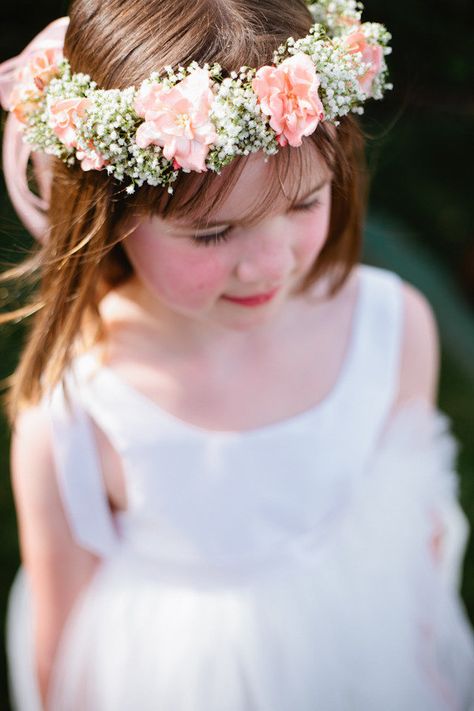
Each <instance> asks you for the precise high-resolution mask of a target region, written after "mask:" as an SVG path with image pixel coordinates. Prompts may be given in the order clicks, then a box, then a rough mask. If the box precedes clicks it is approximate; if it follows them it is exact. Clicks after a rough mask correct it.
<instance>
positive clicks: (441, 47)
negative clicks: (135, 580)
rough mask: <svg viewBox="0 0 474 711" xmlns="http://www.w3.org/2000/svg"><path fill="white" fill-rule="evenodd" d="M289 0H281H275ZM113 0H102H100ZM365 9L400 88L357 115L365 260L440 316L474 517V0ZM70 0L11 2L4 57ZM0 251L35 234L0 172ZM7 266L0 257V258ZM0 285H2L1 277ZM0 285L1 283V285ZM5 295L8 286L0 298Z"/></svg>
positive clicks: (11, 251) (15, 250) (8, 536)
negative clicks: (383, 32)
mask: <svg viewBox="0 0 474 711" xmlns="http://www.w3.org/2000/svg"><path fill="white" fill-rule="evenodd" d="M280 1H281V2H282V4H283V3H284V0H280ZM104 2H106V0H104ZM364 5H365V12H364V14H363V18H362V19H363V20H366V21H377V22H382V23H384V24H385V25H386V26H387V28H388V29H389V31H390V32H391V33H392V35H393V39H392V42H391V45H392V47H393V53H392V54H391V55H389V57H388V58H387V61H388V64H389V68H390V73H391V80H392V82H393V84H394V89H393V91H391V92H388V93H387V96H386V98H385V99H384V101H381V102H376V101H372V102H368V103H367V105H366V112H365V114H364V116H363V117H362V118H361V121H362V124H363V126H364V129H365V130H366V131H367V132H368V133H369V134H370V136H371V138H370V140H369V141H368V145H367V156H368V159H369V167H370V172H371V194H370V203H369V213H368V219H367V227H366V231H365V243H364V255H363V261H364V262H366V263H370V264H375V265H379V266H383V267H387V268H390V269H392V270H394V271H396V272H397V273H398V274H400V276H402V277H403V278H404V279H405V280H407V281H409V282H411V283H412V284H414V285H415V286H417V287H418V288H419V289H420V290H421V291H422V292H423V293H424V294H425V295H426V296H427V297H428V299H429V301H430V302H431V304H432V306H433V309H434V311H435V315H436V317H437V321H438V326H439V331H440V336H441V348H442V362H441V376H440V388H439V406H440V408H441V409H442V410H443V411H444V412H445V413H446V414H447V415H448V416H449V417H450V419H451V422H452V429H453V432H454V434H455V435H456V436H457V438H458V440H459V442H460V444H461V448H460V455H459V460H458V471H459V479H460V500H461V505H462V507H463V509H464V511H465V512H466V515H467V517H468V519H469V522H470V524H471V526H472V525H473V524H474V239H473V237H474V235H473V218H472V211H471V204H472V178H471V176H472V159H471V160H469V153H468V149H469V147H471V146H472V145H473V142H472V133H473V120H472V119H473V114H474V96H473V93H472V88H473V87H474V56H473V55H474V51H473V47H474V45H473V42H472V28H473V26H474V23H473V19H474V17H473V4H472V2H471V1H470V0H451V2H449V3H447V2H442V1H441V0H430V2H427V1H426V0H425V2H407V0H405V1H404V2H398V3H383V4H381V3H377V2H375V0H371V1H370V2H365V3H364ZM67 7H68V4H67V3H65V2H45V1H44V0H43V1H40V2H37V3H31V4H30V3H29V2H25V1H24V0H23V1H20V2H18V1H17V2H16V3H15V4H14V5H12V4H4V5H3V6H2V8H1V9H0V21H1V22H0V26H1V39H0V61H3V60H4V59H7V58H9V57H11V56H14V55H15V54H17V53H18V52H19V51H21V50H22V49H23V47H24V46H25V45H26V44H27V42H28V41H30V39H32V37H33V36H34V35H35V34H36V33H37V32H38V31H39V30H41V29H42V28H43V27H44V26H45V25H46V24H47V23H48V22H50V21H51V20H53V19H55V18H57V17H60V16H61V15H63V14H66V12H67ZM0 190H1V192H0V210H1V214H0V235H1V239H0V260H1V263H2V265H3V264H4V263H5V261H7V262H9V263H11V262H13V261H18V260H20V259H22V258H23V256H24V255H25V254H26V252H27V251H28V249H29V248H30V247H31V245H32V244H33V241H32V238H31V237H30V236H29V235H28V234H27V233H26V232H25V230H24V229H23V228H22V225H21V224H20V222H19V220H18V218H17V217H16V215H15V213H14V211H13V209H12V207H11V205H10V203H9V200H8V198H7V197H6V195H5V189H4V184H3V182H1V184H0ZM1 268H3V267H1ZM0 288H1V287H0ZM0 297H1V293H0ZM0 301H1V298H0ZM24 333H25V331H24V325H23V324H16V325H14V326H11V327H8V328H4V329H3V330H1V331H0V378H3V377H5V376H6V375H8V374H9V373H10V372H11V371H12V370H13V369H14V367H15V364H16V362H17V359H18V354H19V349H20V347H21V343H22V338H23V336H24ZM9 444H10V433H9V431H8V428H7V425H6V420H5V416H4V413H3V412H1V413H0V480H1V486H0V533H1V537H0V570H1V575H0V634H1V635H2V639H3V636H4V619H5V605H6V600H7V594H8V590H9V587H10V585H11V582H12V580H13V576H14V574H15V571H16V569H17V567H18V563H19V558H18V541H17V530H16V519H15V513H14V508H13V500H12V494H11V487H10V478H9ZM461 594H462V598H463V601H464V603H465V606H466V609H467V612H468V615H469V617H470V619H471V621H473V622H474V544H473V542H472V541H471V539H469V542H468V547H467V551H466V556H465V564H464V576H463V584H462V590H461ZM0 708H1V709H6V710H7V709H9V708H10V706H9V702H8V695H7V682H6V667H5V652H4V647H3V645H2V646H1V647H0Z"/></svg>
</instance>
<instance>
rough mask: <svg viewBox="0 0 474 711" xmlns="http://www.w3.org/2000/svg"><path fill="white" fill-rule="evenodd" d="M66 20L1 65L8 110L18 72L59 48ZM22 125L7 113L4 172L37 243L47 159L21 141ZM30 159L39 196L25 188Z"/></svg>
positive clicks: (0, 94) (0, 84) (0, 88)
mask: <svg viewBox="0 0 474 711" xmlns="http://www.w3.org/2000/svg"><path fill="white" fill-rule="evenodd" d="M68 24H69V17H60V18H59V19H57V20H54V21H53V22H51V23H50V24H49V25H47V26H46V27H45V28H44V30H42V31H41V32H40V33H39V34H37V35H36V37H34V38H33V39H32V41H31V42H30V43H29V44H28V45H27V46H26V47H25V49H24V50H23V51H22V52H21V53H20V54H18V55H17V56H16V57H12V58H11V59H7V60H6V61H5V62H3V63H2V64H0V103H1V105H2V107H3V108H4V109H5V110H8V99H9V97H10V94H11V92H12V89H13V87H14V85H15V83H16V73H17V71H18V70H19V69H20V68H21V67H22V66H24V65H25V64H27V63H28V61H29V60H30V58H31V57H32V55H34V54H36V53H37V52H40V51H44V50H46V49H62V48H63V45H64V37H65V34H66V30H67V27H68ZM22 128H23V127H22V125H21V123H20V122H19V121H18V119H17V118H16V116H15V115H14V114H9V116H8V118H7V121H6V123H5V128H4V134H3V170H4V175H5V183H6V186H7V190H8V193H9V195H10V199H11V201H12V204H13V206H14V208H15V210H16V212H17V213H18V216H19V217H20V219H21V220H22V222H23V224H24V225H25V226H26V228H27V229H28V230H29V232H31V234H32V235H33V236H34V237H35V238H36V239H38V240H39V241H40V242H44V240H45V239H46V233H47V230H48V221H47V217H46V214H45V213H46V210H47V209H48V204H49V197H50V167H49V162H50V161H49V156H48V155H46V154H44V153H35V152H32V150H31V145H29V144H28V143H25V142H24V141H23V139H22ZM30 157H31V159H32V162H33V170H34V173H35V177H36V179H37V183H38V188H39V192H40V196H38V195H35V194H34V193H33V192H31V190H30V189H29V186H28V180H27V167H28V161H29V159H30Z"/></svg>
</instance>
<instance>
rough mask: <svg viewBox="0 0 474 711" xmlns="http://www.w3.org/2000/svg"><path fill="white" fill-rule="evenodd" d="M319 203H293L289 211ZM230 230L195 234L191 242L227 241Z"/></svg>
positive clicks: (318, 201) (205, 243)
mask: <svg viewBox="0 0 474 711" xmlns="http://www.w3.org/2000/svg"><path fill="white" fill-rule="evenodd" d="M320 204H321V202H320V200H318V199H316V200H313V201H312V202H308V203H307V204H306V205H305V204H303V205H295V206H294V207H292V208H291V209H290V212H291V211H296V212H309V211H311V210H314V209H315V208H316V207H318V206H319V205H320ZM231 230H232V227H227V229H225V230H224V231H223V232H218V233H215V232H214V233H210V234H207V235H197V236H194V235H193V236H192V237H191V239H192V240H193V242H195V243H196V244H197V245H204V246H205V247H208V246H209V245H210V244H218V243H219V242H228V241H229V239H230V234H229V233H230V232H231Z"/></svg>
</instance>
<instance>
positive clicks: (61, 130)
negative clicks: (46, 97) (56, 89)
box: [49, 96, 90, 148]
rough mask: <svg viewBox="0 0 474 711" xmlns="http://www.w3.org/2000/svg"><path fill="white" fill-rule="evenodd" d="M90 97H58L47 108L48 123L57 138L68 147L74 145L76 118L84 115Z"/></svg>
mask: <svg viewBox="0 0 474 711" xmlns="http://www.w3.org/2000/svg"><path fill="white" fill-rule="evenodd" d="M89 104H90V99H84V98H81V97H78V96H77V97H74V98H72V99H59V100H58V101H55V102H54V103H53V104H51V106H50V109H49V125H50V127H51V128H52V129H53V131H54V133H55V134H56V135H57V137H58V138H59V140H60V141H61V142H62V143H64V145H65V146H67V147H68V148H72V147H75V146H76V138H77V137H76V127H77V126H76V119H77V118H78V117H82V116H84V113H85V110H86V109H87V107H88V106H89Z"/></svg>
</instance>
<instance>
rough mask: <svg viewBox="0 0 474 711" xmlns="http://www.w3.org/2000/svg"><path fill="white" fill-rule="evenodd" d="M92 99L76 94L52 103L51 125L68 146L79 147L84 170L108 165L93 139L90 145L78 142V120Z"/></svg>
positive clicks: (78, 155) (79, 158)
mask: <svg viewBox="0 0 474 711" xmlns="http://www.w3.org/2000/svg"><path fill="white" fill-rule="evenodd" d="M90 103H91V100H90V99H85V98H81V97H79V96H76V97H74V98H71V99H59V101H56V102H55V103H54V104H52V105H51V107H50V111H49V125H50V126H51V128H52V129H53V131H54V133H55V134H56V135H57V136H58V138H59V140H60V141H61V142H62V143H64V145H65V146H67V147H68V148H77V149H78V150H77V152H76V157H77V159H78V160H80V161H81V168H82V170H100V169H101V168H103V167H104V165H107V162H108V161H106V160H105V158H104V157H103V156H102V155H101V154H100V153H99V151H98V150H97V149H96V147H95V146H94V144H93V143H92V141H89V144H88V147H87V148H84V147H82V146H81V147H79V146H78V144H77V134H76V128H77V123H76V120H77V118H78V117H81V118H82V116H84V113H85V112H86V110H87V107H88V106H89V105H90Z"/></svg>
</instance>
